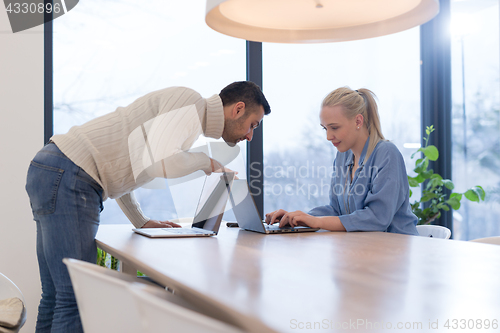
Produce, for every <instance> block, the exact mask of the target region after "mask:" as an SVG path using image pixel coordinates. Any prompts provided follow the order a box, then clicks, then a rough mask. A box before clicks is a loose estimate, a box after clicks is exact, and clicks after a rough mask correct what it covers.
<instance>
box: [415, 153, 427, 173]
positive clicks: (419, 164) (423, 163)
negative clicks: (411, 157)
mask: <svg viewBox="0 0 500 333" xmlns="http://www.w3.org/2000/svg"><path fill="white" fill-rule="evenodd" d="M428 166H429V160H428V159H427V157H424V158H419V159H418V160H416V161H415V169H413V171H415V172H416V173H422V172H424V171H426V170H427V167H428Z"/></svg>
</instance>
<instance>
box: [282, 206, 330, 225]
mask: <svg viewBox="0 0 500 333" xmlns="http://www.w3.org/2000/svg"><path fill="white" fill-rule="evenodd" d="M321 222H322V221H321V219H320V218H319V217H316V216H312V215H309V214H306V213H304V212H303V211H300V210H296V211H295V212H289V213H286V214H284V215H283V216H282V217H281V220H280V228H281V227H284V226H285V225H287V224H289V225H290V226H291V227H297V226H303V227H311V228H322V223H321Z"/></svg>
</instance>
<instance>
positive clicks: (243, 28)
mask: <svg viewBox="0 0 500 333" xmlns="http://www.w3.org/2000/svg"><path fill="white" fill-rule="evenodd" d="M438 12H439V1H438V0H207V11H206V17H205V21H206V23H207V25H208V26H209V27H211V28H212V29H214V30H215V31H218V32H220V33H223V34H225V35H229V36H232V37H237V38H242V39H246V40H250V41H256V42H273V43H326V42H342V41H349V40H356V39H364V38H371V37H378V36H383V35H388V34H392V33H396V32H400V31H403V30H406V29H410V28H413V27H416V26H418V25H420V24H423V23H425V22H427V21H429V20H430V19H432V18H433V17H434V16H436V15H437V13H438Z"/></svg>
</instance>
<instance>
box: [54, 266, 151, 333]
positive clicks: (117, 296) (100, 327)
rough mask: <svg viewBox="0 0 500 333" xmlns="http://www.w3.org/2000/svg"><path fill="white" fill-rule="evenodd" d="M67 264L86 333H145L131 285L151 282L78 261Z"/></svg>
mask: <svg viewBox="0 0 500 333" xmlns="http://www.w3.org/2000/svg"><path fill="white" fill-rule="evenodd" d="M63 262H64V263H65V264H66V266H67V267H68V271H69V275H70V278H71V283H72V284H73V289H74V291H75V296H76V302H77V304H78V311H79V312H80V318H81V320H82V325H83V329H84V331H85V333H102V332H106V333H113V332H116V333H124V332H134V333H135V332H141V331H142V327H141V318H140V315H139V313H138V311H137V309H136V307H135V300H134V298H133V296H132V294H131V293H130V292H129V289H128V285H129V284H132V283H147V282H145V281H142V280H141V279H139V278H137V277H134V276H131V275H128V274H125V273H121V272H117V271H114V270H110V269H107V268H104V267H101V266H98V265H94V264H91V263H88V262H84V261H80V260H76V259H69V258H64V259H63ZM156 288H159V287H156Z"/></svg>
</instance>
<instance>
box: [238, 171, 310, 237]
mask: <svg viewBox="0 0 500 333" xmlns="http://www.w3.org/2000/svg"><path fill="white" fill-rule="evenodd" d="M229 198H230V200H231V205H232V206H233V213H234V216H235V217H236V221H237V222H238V225H239V227H240V228H242V229H245V230H249V231H255V232H260V233H263V234H281V233H292V232H311V231H317V230H319V229H318V228H309V227H290V226H289V227H282V228H280V227H279V226H278V225H268V224H267V223H265V222H264V220H263V219H262V217H261V216H260V214H259V211H258V210H257V207H256V206H255V202H254V200H253V197H252V195H251V194H250V191H249V189H248V183H247V181H246V180H245V179H237V180H234V181H233V186H232V187H231V191H230V194H229Z"/></svg>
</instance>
